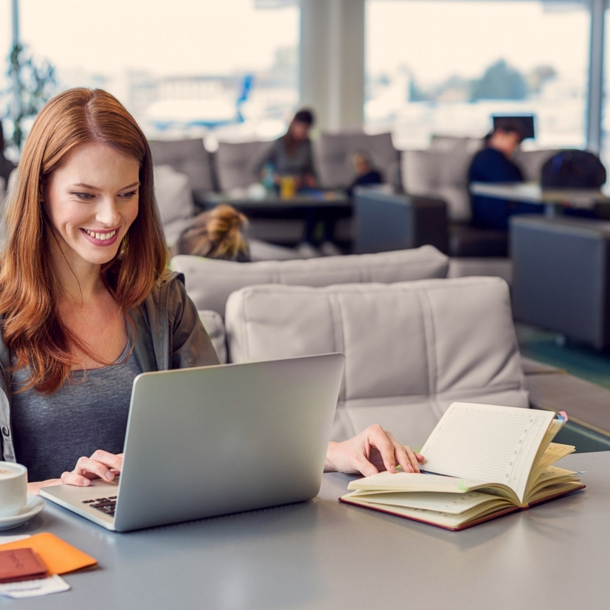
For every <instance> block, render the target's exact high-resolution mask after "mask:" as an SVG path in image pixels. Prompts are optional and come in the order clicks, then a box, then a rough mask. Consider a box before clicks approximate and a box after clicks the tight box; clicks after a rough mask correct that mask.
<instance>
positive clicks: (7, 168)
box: [0, 121, 15, 187]
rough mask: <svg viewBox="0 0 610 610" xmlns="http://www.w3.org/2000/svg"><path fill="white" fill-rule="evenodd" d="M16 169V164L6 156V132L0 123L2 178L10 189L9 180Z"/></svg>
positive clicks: (0, 167) (0, 172)
mask: <svg viewBox="0 0 610 610" xmlns="http://www.w3.org/2000/svg"><path fill="white" fill-rule="evenodd" d="M14 169H15V164H14V163H11V162H10V161H9V160H8V159H7V158H6V157H5V156H4V131H3V130H2V121H0V178H3V179H4V183H5V187H8V179H9V176H10V175H11V172H12V171H13V170H14Z"/></svg>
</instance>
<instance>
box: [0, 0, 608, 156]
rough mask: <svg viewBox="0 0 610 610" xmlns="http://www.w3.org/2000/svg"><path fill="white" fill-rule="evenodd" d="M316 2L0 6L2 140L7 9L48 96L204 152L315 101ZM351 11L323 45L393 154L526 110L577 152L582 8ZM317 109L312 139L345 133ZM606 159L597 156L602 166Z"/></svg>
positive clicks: (374, 6) (397, 4)
mask: <svg viewBox="0 0 610 610" xmlns="http://www.w3.org/2000/svg"><path fill="white" fill-rule="evenodd" d="M320 4H321V3H320V2H315V1H310V0H303V1H302V2H300V3H299V2H298V0H284V1H283V0H227V1H225V2H213V1H212V0H204V1H201V2H194V1H192V0H174V1H173V2H171V3H162V2H159V3H150V2H144V0H131V1H130V2H128V3H125V2H119V1H118V0H107V2H104V3H103V4H100V3H94V2H90V1H85V2H83V1H79V0H54V1H53V2H52V3H50V2H42V1H40V0H19V1H18V2H15V1H13V0H2V2H0V31H2V32H3V33H4V34H3V36H2V37H0V56H2V57H3V58H6V59H5V62H4V69H3V70H2V74H1V75H0V90H2V92H3V97H2V102H1V104H2V105H1V106H0V115H2V114H4V115H5V116H6V118H7V119H8V120H7V122H6V124H5V131H7V132H8V136H9V138H10V135H11V129H12V127H11V121H10V119H11V109H10V108H11V91H10V81H11V76H10V74H9V72H10V70H9V65H10V61H9V56H10V53H11V48H12V44H13V42H14V40H12V38H11V36H10V35H9V33H10V32H11V31H12V27H13V25H14V24H13V23H12V21H13V13H12V12H13V11H14V10H15V7H17V10H18V13H19V14H18V25H17V36H18V40H17V42H18V43H19V44H21V45H23V47H24V50H23V52H22V57H21V58H20V59H21V60H22V61H24V60H25V59H30V60H32V61H33V62H34V65H35V66H36V67H38V68H40V67H45V66H47V67H52V69H53V82H52V84H49V85H48V86H47V87H46V92H47V93H48V94H51V93H55V92H58V91H60V90H62V89H65V88H68V87H73V86H89V87H102V88H104V89H107V90H109V91H110V92H112V93H113V94H115V95H116V96H117V97H118V98H119V99H120V100H121V101H122V102H123V103H124V104H125V105H126V106H127V107H128V109H129V110H130V111H131V112H132V113H133V114H134V116H135V117H136V119H137V120H138V121H139V122H140V124H141V125H142V126H143V127H144V129H145V132H146V133H147V135H149V136H150V137H153V138H170V137H178V136H188V137H193V136H199V135H201V136H202V137H205V138H206V144H207V146H208V147H209V148H213V147H214V142H215V141H217V140H218V139H222V140H229V139H234V140H240V139H248V138H251V139H252V138H256V139H273V138H275V137H277V136H279V135H281V134H282V133H283V132H284V130H285V128H286V125H287V122H288V121H289V119H290V117H291V115H292V113H293V111H294V110H295V109H296V108H297V107H298V106H299V103H300V100H302V101H304V102H316V101H318V100H316V99H312V98H315V97H316V95H315V92H314V91H313V90H314V89H315V87H316V86H315V85H311V84H310V83H309V81H310V80H311V78H312V76H311V74H310V73H311V72H313V73H314V77H315V73H316V72H317V73H318V75H319V76H320V77H323V76H324V74H323V73H324V71H325V69H327V67H326V66H324V65H320V62H318V61H316V60H315V58H314V63H315V64H317V65H314V66H311V65H309V64H311V63H312V59H311V57H309V58H308V57H304V53H307V52H308V50H309V48H310V47H311V46H312V45H316V38H317V37H318V38H319V36H320V30H321V28H322V27H324V26H326V27H334V25H333V24H332V23H325V22H324V19H325V17H324V16H321V17H320V18H316V17H315V16H314V18H313V19H312V18H311V16H310V13H311V12H313V11H318V12H320V13H323V12H324V10H325V9H321V7H320V6H319V5H320ZM353 4H355V5H360V8H358V10H356V11H354V10H351V11H350V13H351V14H350V15H348V16H347V17H346V18H353V14H354V13H357V12H358V11H361V12H363V23H362V29H363V30H364V32H361V31H359V27H356V28H350V29H348V28H342V27H340V26H339V27H337V28H336V29H337V31H336V37H337V38H339V39H340V38H341V37H346V36H347V37H354V40H353V41H351V46H352V48H353V49H352V50H353V52H352V54H351V55H352V56H351V57H345V58H342V60H341V61H342V64H343V65H345V66H348V64H349V65H350V66H354V67H353V68H351V69H352V70H353V69H357V66H358V64H360V63H361V62H363V64H364V66H363V67H364V91H363V92H362V93H360V94H356V97H358V98H359V99H358V100H357V101H358V102H360V101H361V102H362V110H361V116H360V120H361V122H362V124H363V126H364V128H365V129H366V130H367V131H370V132H373V133H374V132H383V131H388V130H390V131H391V132H392V134H393V138H394V143H395V145H396V146H397V148H399V149H400V148H416V147H423V146H426V145H427V144H428V142H429V141H430V137H431V135H432V134H435V133H442V134H444V135H459V136H462V135H469V136H482V135H483V134H484V133H485V132H486V131H487V130H488V129H489V126H490V116H491V115H492V114H494V113H527V114H534V115H535V116H536V118H537V138H536V144H535V145H536V146H540V147H546V148H549V147H563V146H571V147H582V146H584V145H586V143H587V112H588V98H587V96H588V87H589V84H590V78H591V67H592V66H591V43H592V40H591V25H592V24H591V10H592V8H591V5H590V3H589V2H588V1H586V0H583V1H580V2H579V1H575V0H571V1H569V2H568V1H560V0H552V1H540V0H522V1H518V0H517V1H516V0H478V1H472V0H470V1H462V0H356V1H355V2H354V3H353ZM302 12H303V13H304V18H303V21H302V19H301V13H302ZM357 17H358V15H356V18H357ZM316 19H317V21H318V22H317V23H316ZM358 25H359V24H358ZM13 30H14V28H13ZM362 33H363V34H364V36H363V40H360V39H359V37H360V38H362V36H361V35H362ZM13 35H14V32H13ZM348 42H349V41H348ZM334 43H336V44H339V45H340V44H344V45H345V43H344V42H343V41H341V40H339V41H337V40H334V39H333V38H331V39H330V43H327V46H328V45H330V46H332V44H334ZM323 46H324V45H323ZM318 50H319V51H320V49H318ZM327 50H330V49H327ZM321 51H323V49H322V50H321ZM597 52H599V51H598V50H597ZM360 55H362V57H360ZM598 59H599V58H598ZM594 62H595V60H594ZM607 64H608V62H606V65H607ZM600 65H601V64H600V63H599V61H598V63H597V64H596V65H595V66H593V67H594V68H596V69H599V66H600ZM331 68H332V66H331ZM594 76H595V78H601V76H602V75H600V74H596V75H594ZM342 80H345V79H342V78H341V77H339V78H336V79H335V85H336V86H339V85H342V86H343V87H347V88H348V89H349V88H350V87H353V86H354V85H353V84H352V83H345V82H343V83H342V82H341V81H342ZM318 87H319V85H318ZM318 106H319V104H318ZM317 110H318V112H319V114H320V119H321V122H320V123H319V124H318V127H319V128H321V129H324V128H325V127H333V126H337V127H341V126H342V125H333V124H332V123H333V121H332V117H328V118H327V119H325V114H328V113H327V112H325V110H326V109H325V108H321V107H318V108H317ZM350 112H351V113H352V115H353V114H354V111H353V110H351V111H350ZM356 114H357V111H356ZM356 121H357V119H356ZM601 128H602V129H604V124H603V122H601ZM24 129H25V130H26V131H27V121H25V123H24ZM600 141H602V139H601V134H600ZM529 145H530V146H532V145H533V144H531V143H530V144H529ZM9 153H11V154H13V155H16V152H15V151H9ZM607 155H608V153H607V152H606V150H605V148H604V150H603V151H602V157H603V158H607Z"/></svg>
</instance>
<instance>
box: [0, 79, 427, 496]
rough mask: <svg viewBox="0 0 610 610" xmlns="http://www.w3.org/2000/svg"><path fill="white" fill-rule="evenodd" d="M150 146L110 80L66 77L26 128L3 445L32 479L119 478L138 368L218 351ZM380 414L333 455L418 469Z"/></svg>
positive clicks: (13, 248)
mask: <svg viewBox="0 0 610 610" xmlns="http://www.w3.org/2000/svg"><path fill="white" fill-rule="evenodd" d="M152 176H153V174H152V161H151V154H150V149H149V146H148V143H147V141H146V138H145V137H144V135H143V133H142V131H141V130H140V128H139V127H138V125H137V123H136V122H135V121H134V119H133V118H132V117H131V115H130V114H129V113H128V112H127V111H126V110H125V109H124V108H123V106H122V105H121V104H120V103H119V102H118V101H117V100H116V99H115V98H114V97H112V96H111V95H110V94H108V93H106V92H104V91H100V90H94V91H90V90H87V89H72V90H68V91H65V92H64V93H62V94H60V95H58V96H57V97H56V98H54V99H52V100H51V101H50V102H49V103H48V104H47V105H46V106H45V108H44V109H43V110H42V112H41V113H40V114H39V116H38V118H37V119H36V121H35V123H34V126H33V127H32V131H31V132H30V135H29V136H28V140H27V142H26V145H25V148H24V151H23V157H22V159H21V162H20V164H19V170H18V176H17V182H16V185H15V188H14V191H13V194H12V196H11V200H10V202H9V207H8V211H7V239H6V244H5V247H4V250H3V252H2V255H1V259H0V315H1V318H0V322H1V335H0V373H1V374H0V448H1V451H2V458H3V459H4V460H6V461H11V462H14V461H18V462H20V463H22V464H24V465H25V466H27V468H28V471H29V479H30V481H35V482H36V483H34V484H31V485H30V491H31V492H33V491H36V490H37V489H39V488H40V487H42V486H45V485H50V484H53V483H55V482H57V477H61V481H63V482H64V483H66V484H71V485H89V483H90V480H91V479H94V478H96V477H102V478H104V479H106V480H112V479H114V477H115V476H116V474H117V473H119V472H120V470H121V466H122V450H123V445H124V440H125V428H126V422H127V415H128V412H129V402H130V396H131V389H132V385H133V380H134V379H135V377H136V376H137V375H138V374H139V373H141V372H145V371H154V370H167V369H176V368H186V367H193V366H205V365H214V364H218V358H217V356H216V353H215V351H214V348H213V346H212V343H211V341H210V339H209V337H208V335H207V333H206V331H205V329H204V328H203V325H202V324H201V322H200V320H199V316H198V313H197V310H196V308H195V306H194V304H193V303H192V301H191V300H190V299H189V298H188V297H187V295H186V292H185V289H184V285H183V283H182V280H181V278H180V277H179V276H178V275H177V274H171V273H169V272H168V271H167V270H166V261H167V250H166V247H165V244H164V240H163V234H162V231H161V225H160V221H159V214H158V210H157V206H156V204H155V200H154V194H153V193H154V191H153V178H152ZM418 459H421V456H419V457H418V456H417V455H416V454H414V453H413V452H412V451H411V450H410V449H409V448H407V447H403V446H402V445H400V444H398V443H397V442H396V441H395V440H394V439H393V438H392V436H391V435H390V434H389V433H386V432H384V431H383V430H382V429H381V428H380V427H379V426H373V427H371V428H369V429H367V430H365V431H363V432H362V433H361V434H359V435H358V436H356V437H354V438H353V439H351V440H350V441H346V442H344V443H331V444H330V445H329V448H328V453H327V462H326V467H327V468H328V469H331V470H335V469H342V470H346V471H359V472H364V473H365V474H372V473H374V472H376V470H377V467H380V468H381V467H385V468H388V469H390V470H394V469H395V465H396V464H397V463H400V464H401V465H402V466H403V468H405V469H407V470H414V469H417V462H418Z"/></svg>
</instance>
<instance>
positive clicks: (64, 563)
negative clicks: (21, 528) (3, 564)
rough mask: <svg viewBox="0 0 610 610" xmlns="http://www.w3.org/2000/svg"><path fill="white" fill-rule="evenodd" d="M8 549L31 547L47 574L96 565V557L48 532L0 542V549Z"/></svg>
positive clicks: (65, 572)
mask: <svg viewBox="0 0 610 610" xmlns="http://www.w3.org/2000/svg"><path fill="white" fill-rule="evenodd" d="M10 549H33V550H34V551H36V553H38V556H39V557H40V559H42V561H43V562H44V564H45V565H46V566H47V569H48V570H49V574H67V573H68V572H74V570H80V569H81V568H88V567H90V566H94V565H97V560H96V559H93V557H89V555H87V554H86V553H83V552H82V551H79V550H78V549H77V548H75V547H73V546H72V545H71V544H68V543H67V542H65V541H64V540H62V539H61V538H58V537H57V536H55V535H54V534H50V533H49V532H45V533H43V534H36V535H34V536H30V537H29V538H26V539H25V540H17V541H16V542H9V543H7V544H0V550H2V551H8V550H10Z"/></svg>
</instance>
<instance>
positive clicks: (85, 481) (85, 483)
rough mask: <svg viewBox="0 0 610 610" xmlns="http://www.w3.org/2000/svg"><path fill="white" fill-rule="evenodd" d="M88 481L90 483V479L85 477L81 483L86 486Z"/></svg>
mask: <svg viewBox="0 0 610 610" xmlns="http://www.w3.org/2000/svg"><path fill="white" fill-rule="evenodd" d="M90 483H91V481H90V480H89V479H85V480H84V481H83V485H84V486H85V487H87V485H89V484H90Z"/></svg>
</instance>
